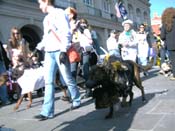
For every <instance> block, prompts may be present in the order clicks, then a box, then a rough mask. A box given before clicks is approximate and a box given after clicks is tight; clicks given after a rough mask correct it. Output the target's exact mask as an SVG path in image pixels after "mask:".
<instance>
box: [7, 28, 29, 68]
mask: <svg viewBox="0 0 175 131" xmlns="http://www.w3.org/2000/svg"><path fill="white" fill-rule="evenodd" d="M10 33H11V37H10V39H9V41H8V43H7V49H6V50H7V52H8V56H9V58H10V59H11V60H12V64H13V66H17V65H16V64H19V62H22V63H23V64H24V66H28V64H29V63H28V58H29V57H30V53H31V51H30V50H29V44H28V43H27V41H26V40H25V39H24V38H23V36H22V34H21V32H20V30H19V29H18V28H17V27H12V29H11V32H10Z"/></svg>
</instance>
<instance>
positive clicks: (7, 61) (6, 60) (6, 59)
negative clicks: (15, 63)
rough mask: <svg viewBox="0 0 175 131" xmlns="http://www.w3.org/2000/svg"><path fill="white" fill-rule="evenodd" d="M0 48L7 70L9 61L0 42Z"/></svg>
mask: <svg viewBox="0 0 175 131" xmlns="http://www.w3.org/2000/svg"><path fill="white" fill-rule="evenodd" d="M0 48H1V51H2V57H3V60H4V63H5V67H6V69H7V70H8V69H9V65H10V63H11V61H10V60H9V59H8V57H7V53H6V51H5V49H4V47H3V46H2V43H1V42H0Z"/></svg>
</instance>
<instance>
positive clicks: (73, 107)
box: [70, 105, 80, 110]
mask: <svg viewBox="0 0 175 131" xmlns="http://www.w3.org/2000/svg"><path fill="white" fill-rule="evenodd" d="M78 108H80V105H79V106H71V108H70V110H75V109H78Z"/></svg>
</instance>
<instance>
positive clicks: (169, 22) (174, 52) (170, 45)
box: [161, 7, 175, 80]
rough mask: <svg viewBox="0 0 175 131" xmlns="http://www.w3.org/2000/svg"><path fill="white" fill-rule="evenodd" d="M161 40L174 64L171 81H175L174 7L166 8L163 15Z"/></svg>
mask: <svg viewBox="0 0 175 131" xmlns="http://www.w3.org/2000/svg"><path fill="white" fill-rule="evenodd" d="M161 39H162V40H163V41H164V42H165V48H167V50H168V52H169V57H170V60H171V64H172V73H173V76H172V77H171V78H170V80H175V8H173V7H170V8H166V9H165V10H164V12H163V14H162V27H161Z"/></svg>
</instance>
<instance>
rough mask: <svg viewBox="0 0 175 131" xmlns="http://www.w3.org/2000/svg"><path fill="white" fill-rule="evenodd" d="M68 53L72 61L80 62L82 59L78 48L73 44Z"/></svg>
mask: <svg viewBox="0 0 175 131" xmlns="http://www.w3.org/2000/svg"><path fill="white" fill-rule="evenodd" d="M67 55H68V58H69V61H70V63H73V62H79V61H80V60H81V56H80V54H79V53H78V52H77V50H76V49H75V48H74V47H73V46H71V47H70V48H69V49H68V51H67Z"/></svg>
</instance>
